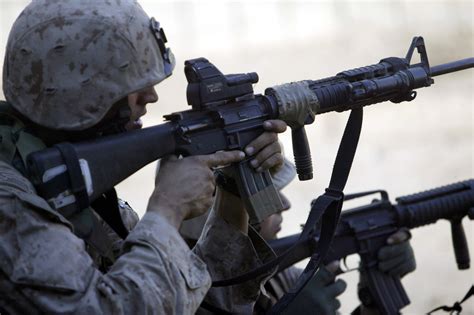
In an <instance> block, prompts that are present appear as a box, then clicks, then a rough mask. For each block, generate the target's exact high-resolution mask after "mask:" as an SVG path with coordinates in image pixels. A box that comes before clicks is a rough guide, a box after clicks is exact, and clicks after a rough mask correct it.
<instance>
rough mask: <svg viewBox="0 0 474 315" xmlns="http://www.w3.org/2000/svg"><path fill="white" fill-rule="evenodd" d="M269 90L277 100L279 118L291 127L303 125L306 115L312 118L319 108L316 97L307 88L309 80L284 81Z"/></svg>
mask: <svg viewBox="0 0 474 315" xmlns="http://www.w3.org/2000/svg"><path fill="white" fill-rule="evenodd" d="M269 90H270V93H271V94H272V95H274V96H275V97H276V99H277V101H278V111H279V119H281V120H284V121H285V122H286V123H287V124H288V125H289V126H290V127H291V128H298V127H301V126H303V125H304V122H305V120H306V117H308V115H309V116H311V117H312V118H314V116H315V115H316V113H317V112H318V110H319V101H318V98H317V96H316V94H315V93H314V92H313V91H312V90H311V89H310V88H309V81H298V82H292V83H285V84H282V85H277V86H274V87H271V88H270V89H269Z"/></svg>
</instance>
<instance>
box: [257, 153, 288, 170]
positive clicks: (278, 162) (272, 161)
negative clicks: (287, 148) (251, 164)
mask: <svg viewBox="0 0 474 315" xmlns="http://www.w3.org/2000/svg"><path fill="white" fill-rule="evenodd" d="M283 162H284V158H283V155H281V154H280V153H275V154H273V155H272V156H271V157H269V158H268V159H266V160H265V161H264V162H263V163H262V164H261V165H260V167H258V168H257V172H262V171H263V170H268V169H270V168H272V167H280V166H282V165H283Z"/></svg>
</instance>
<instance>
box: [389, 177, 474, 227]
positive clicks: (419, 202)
mask: <svg viewBox="0 0 474 315" xmlns="http://www.w3.org/2000/svg"><path fill="white" fill-rule="evenodd" d="M396 200H397V202H398V204H397V205H396V206H395V207H396V209H397V213H398V215H399V219H400V223H401V226H406V227H409V228H415V227H419V226H423V225H427V224H431V223H434V222H436V221H437V220H439V219H447V220H453V219H458V218H462V217H463V216H465V215H466V214H467V213H468V211H469V209H470V208H472V207H474V180H468V181H464V182H460V183H457V184H452V185H449V186H445V187H440V188H436V189H432V190H428V191H425V192H421V193H418V194H414V195H410V196H406V197H400V198H397V199H396Z"/></svg>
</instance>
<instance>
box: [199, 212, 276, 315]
mask: <svg viewBox="0 0 474 315" xmlns="http://www.w3.org/2000/svg"><path fill="white" fill-rule="evenodd" d="M193 251H194V252H195V253H196V254H197V255H199V257H201V259H202V260H204V262H205V263H206V264H207V268H208V270H209V273H210V274H211V278H212V279H213V280H223V279H229V278H232V277H235V276H238V275H241V274H243V273H245V272H248V271H251V270H253V269H255V268H257V267H259V266H261V265H262V264H263V263H265V262H268V261H269V260H271V259H272V258H274V257H275V254H274V253H273V251H272V250H271V249H270V247H268V245H266V243H265V242H264V241H263V239H262V238H261V237H260V236H259V234H258V233H257V232H256V231H255V230H253V229H252V228H251V227H249V235H248V236H247V235H244V234H243V233H242V232H240V231H239V230H237V229H236V228H234V227H233V226H232V225H230V224H228V223H227V222H226V221H224V220H223V219H221V218H220V217H219V216H217V215H216V214H215V213H214V211H211V213H210V215H209V218H208V220H207V222H206V225H205V226H204V229H203V232H202V234H201V237H200V239H199V240H198V242H197V244H196V246H195V247H194V249H193ZM274 272H275V270H273V269H272V270H269V271H268V272H267V273H265V274H263V275H261V276H260V277H257V278H256V279H253V280H250V281H247V282H244V283H242V284H239V285H235V286H228V287H218V288H211V289H210V290H209V292H208V294H207V296H206V299H205V302H206V303H208V304H210V305H212V306H213V307H217V308H218V309H221V310H225V311H227V312H231V313H235V314H252V310H253V307H254V304H255V301H256V299H257V297H258V295H259V293H260V291H261V290H262V289H263V285H264V283H265V282H266V281H267V279H268V278H270V277H271V276H272V275H273V273H274ZM198 313H199V314H206V311H205V310H203V309H200V311H199V312H198Z"/></svg>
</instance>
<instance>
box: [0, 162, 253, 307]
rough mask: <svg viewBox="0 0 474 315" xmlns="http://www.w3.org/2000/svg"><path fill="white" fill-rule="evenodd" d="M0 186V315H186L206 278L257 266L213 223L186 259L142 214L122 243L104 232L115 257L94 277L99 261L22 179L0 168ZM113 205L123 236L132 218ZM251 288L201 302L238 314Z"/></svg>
mask: <svg viewBox="0 0 474 315" xmlns="http://www.w3.org/2000/svg"><path fill="white" fill-rule="evenodd" d="M0 179H1V182H0V205H1V206H0V218H1V221H0V222H1V223H0V224H1V225H2V227H1V231H2V233H1V234H0V257H1V259H0V292H2V293H3V294H2V295H1V296H0V307H1V308H3V310H4V311H6V312H7V313H12V314H22V313H23V314H26V313H27V314H36V313H42V312H46V313H57V312H60V313H91V312H92V313H106V314H107V313H113V314H131V313H137V314H142V313H162V312H163V313H166V314H192V313H194V311H195V310H196V309H197V308H198V306H199V305H200V303H201V301H202V299H203V298H204V295H206V293H207V291H208V289H209V287H210V283H211V278H210V275H209V272H211V274H212V275H213V277H215V278H217V279H222V278H226V277H230V276H232V275H237V274H239V273H240V272H244V271H246V269H247V270H249V269H252V268H255V267H257V266H258V265H259V264H260V262H261V260H260V258H261V255H260V256H259V255H258V254H257V252H256V250H255V249H254V246H253V245H252V242H251V241H250V240H249V238H247V237H246V236H245V235H243V234H242V233H240V232H238V231H236V230H234V229H233V228H232V227H231V226H229V225H228V224H226V223H225V222H224V221H223V220H221V219H219V218H218V217H216V216H211V218H212V219H211V220H209V222H208V223H207V225H206V227H205V228H206V230H207V231H208V232H209V233H206V234H205V236H203V238H202V239H201V240H200V241H199V242H198V244H197V245H196V247H195V249H194V252H191V251H189V249H188V247H187V245H186V243H185V242H184V241H183V239H182V238H181V237H180V236H179V234H178V232H177V231H176V230H175V229H174V228H173V227H171V226H170V225H168V224H167V223H165V222H166V221H164V220H162V219H161V218H160V216H159V215H157V214H154V213H147V214H145V216H144V217H143V218H142V219H141V220H140V221H139V222H138V224H137V226H136V227H135V228H134V229H133V230H132V231H131V233H130V234H129V236H128V237H127V238H126V239H125V240H124V241H121V240H120V239H119V238H118V236H116V235H115V233H114V232H113V231H110V233H111V234H112V235H113V236H114V239H115V242H114V244H115V245H114V250H115V252H116V253H117V252H121V255H120V256H119V257H118V259H117V260H116V261H115V263H114V264H113V265H112V266H109V267H110V270H109V271H108V272H107V273H105V274H104V273H101V272H100V271H99V270H98V268H99V267H100V266H99V264H103V260H102V259H101V257H100V256H99V255H97V254H96V253H94V252H93V251H92V253H91V256H92V257H93V258H94V259H91V256H90V255H88V253H87V252H86V247H85V244H84V242H83V241H82V240H81V239H79V238H77V237H76V236H75V235H74V234H73V233H72V226H71V224H70V223H69V222H68V221H67V220H66V219H65V218H64V217H62V216H61V215H60V214H58V213H57V212H56V211H54V210H53V209H52V208H51V207H50V206H49V205H48V204H47V203H46V202H45V201H44V200H43V199H42V198H40V197H38V196H37V195H36V193H35V191H34V188H33V187H32V185H31V183H30V182H29V181H28V180H27V179H26V178H24V177H23V176H22V175H21V174H19V173H18V172H17V171H16V170H15V169H14V168H13V167H11V166H10V165H8V164H6V163H4V162H1V161H0ZM120 204H121V207H120V208H121V213H122V217H125V218H127V217H128V220H127V219H126V220H125V224H126V226H127V227H128V228H131V227H132V226H133V225H134V221H136V220H137V217H135V214H134V213H133V212H132V210H131V209H130V208H129V207H128V206H127V205H126V204H125V203H123V202H121V203H120ZM127 221H128V222H127ZM104 224H105V223H104ZM211 230H212V231H211ZM156 231H160V232H159V233H157V232H156ZM223 231H225V232H223ZM206 235H207V236H206ZM216 235H218V237H215V236H216ZM122 243H123V244H122ZM222 246H225V248H223V247H222ZM196 253H198V255H196ZM200 257H203V259H204V261H206V262H208V264H209V266H208V267H207V268H206V264H205V263H204V262H203V260H202V259H201V258H200ZM236 258H238V259H236ZM242 266H244V268H241V267H242ZM102 267H103V266H102ZM208 269H209V271H208ZM259 285H260V282H259V281H251V282H250V284H247V285H246V290H240V291H239V290H233V291H232V295H228V294H225V292H222V290H220V289H213V290H214V291H213V292H211V293H212V295H211V296H210V297H209V299H211V300H212V303H213V305H216V306H219V307H221V308H223V309H227V310H232V311H234V312H238V313H246V310H249V309H252V307H253V301H254V300H255V299H256V296H257V295H258V291H259V289H260V286H259ZM223 290H226V291H228V290H231V289H230V288H226V289H223ZM7 292H8V294H7Z"/></svg>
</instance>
